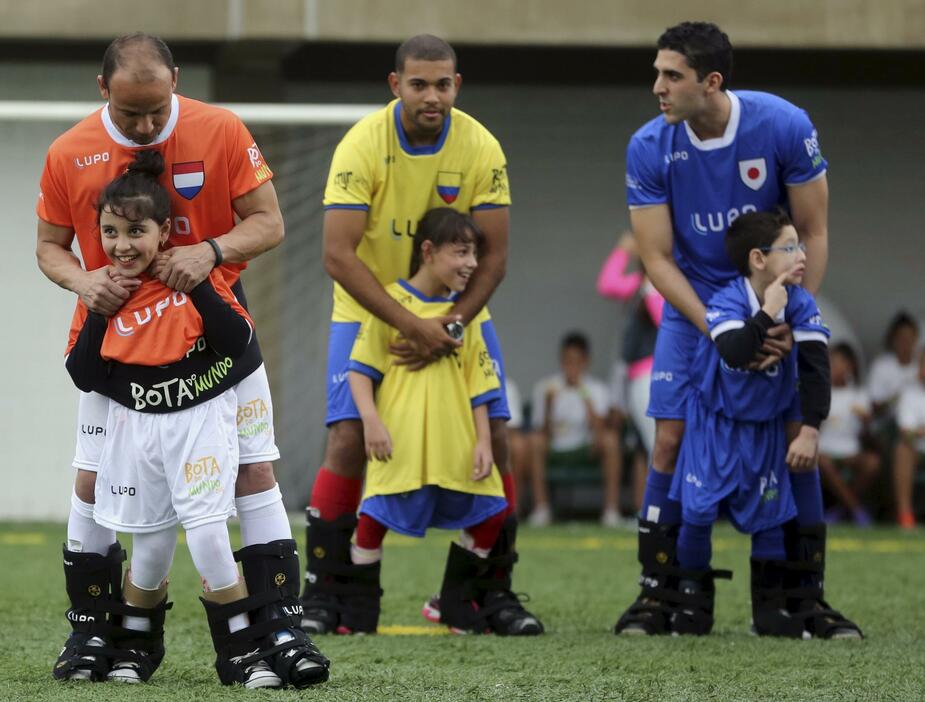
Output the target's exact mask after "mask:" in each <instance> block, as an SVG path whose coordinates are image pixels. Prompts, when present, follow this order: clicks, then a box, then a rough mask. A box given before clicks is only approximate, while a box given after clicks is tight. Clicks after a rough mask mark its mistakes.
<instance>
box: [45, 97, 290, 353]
mask: <svg viewBox="0 0 925 702" xmlns="http://www.w3.org/2000/svg"><path fill="white" fill-rule="evenodd" d="M140 149H156V150H158V151H160V152H161V153H162V154H163V156H164V162H165V164H166V169H165V172H164V175H163V176H162V178H161V183H162V184H163V185H164V187H166V188H167V191H168V192H169V193H170V206H171V231H170V239H169V245H171V246H184V245H187V244H196V243H199V242H201V241H204V240H205V239H211V238H212V237H216V236H221V235H222V234H225V233H226V232H228V231H229V230H230V229H231V228H232V227H234V224H235V219H234V218H235V215H234V209H233V208H232V204H231V203H232V201H233V200H234V199H235V198H238V197H240V196H242V195H246V194H247V193H249V192H251V191H252V190H254V189H255V188H257V187H258V186H259V185H261V184H262V183H264V182H266V181H267V180H269V179H270V178H271V177H272V176H273V173H272V172H271V171H270V168H269V166H267V164H266V162H265V161H264V159H263V155H262V154H261V153H260V150H259V149H258V148H257V144H256V143H255V142H254V139H253V137H252V136H251V135H250V132H248V130H247V128H246V127H245V126H244V125H243V124H242V123H241V121H240V120H239V119H238V118H237V117H236V116H235V115H234V114H232V113H231V112H229V111H227V110H224V109H221V108H218V107H214V106H212V105H207V104H206V103H203V102H199V101H197V100H191V99H189V98H184V97H181V96H178V95H174V97H173V101H172V104H171V112H170V118H169V120H168V121H167V124H166V125H165V127H164V129H163V131H162V132H161V133H160V134H159V135H158V138H157V139H156V140H155V141H154V143H152V144H147V145H143V146H140V145H138V144H135V143H134V142H132V141H130V140H128V139H127V138H126V137H125V136H123V135H122V133H121V132H119V130H118V129H117V128H116V126H115V125H114V124H113V122H112V119H111V118H110V116H109V110H108V108H107V107H106V106H105V105H104V106H103V107H102V108H100V110H98V111H97V112H94V113H93V114H91V115H90V116H89V117H86V118H85V119H84V120H82V121H81V122H79V123H77V124H76V125H75V126H73V127H72V128H71V129H69V130H68V131H66V132H65V133H64V134H62V135H61V136H60V137H58V138H57V139H56V140H55V142H54V143H53V144H52V145H51V147H50V148H49V149H48V156H47V157H46V160H45V170H44V172H43V173H42V180H41V192H40V193H39V200H38V205H37V207H36V212H37V214H38V216H39V217H40V218H41V219H43V220H44V221H46V222H48V223H49V224H54V225H56V226H59V227H67V228H69V229H72V230H73V231H74V233H75V234H76V236H77V242H78V244H79V245H80V253H81V256H82V257H83V261H84V266H85V268H86V269H87V270H94V269H96V268H100V267H102V266H105V265H108V264H109V260H108V259H107V258H106V255H105V254H104V253H103V248H102V245H101V244H100V228H99V221H98V218H97V214H96V202H97V198H98V197H99V194H100V192H101V191H102V189H103V188H104V187H106V185H108V184H109V183H110V182H111V181H113V180H114V179H115V178H117V177H118V176H119V175H121V174H122V173H124V172H125V169H126V167H127V166H128V165H129V164H130V163H131V162H132V161H133V160H134V158H135V153H136V152H137V151H138V150H140ZM245 266H246V264H228V265H225V266H222V269H221V270H222V271H223V274H224V275H225V279H226V281H227V282H228V284H229V285H233V284H234V283H235V282H236V281H237V279H238V276H239V275H240V272H241V270H242V269H243V268H245ZM75 338H76V333H75V330H74V328H73V327H72V329H71V343H73V340H74V339H75Z"/></svg>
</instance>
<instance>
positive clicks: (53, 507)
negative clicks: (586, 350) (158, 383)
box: [0, 101, 381, 519]
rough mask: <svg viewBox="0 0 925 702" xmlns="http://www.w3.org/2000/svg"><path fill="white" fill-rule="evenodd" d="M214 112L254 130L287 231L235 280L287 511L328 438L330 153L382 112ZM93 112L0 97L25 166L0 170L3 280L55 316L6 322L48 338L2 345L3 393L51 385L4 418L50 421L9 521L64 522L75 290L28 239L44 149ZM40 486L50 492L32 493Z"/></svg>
mask: <svg viewBox="0 0 925 702" xmlns="http://www.w3.org/2000/svg"><path fill="white" fill-rule="evenodd" d="M219 106H221V107H225V108H227V109H230V110H231V111H233V112H235V113H236V114H237V115H238V116H239V117H240V118H241V119H242V121H243V122H244V123H245V124H246V125H247V126H248V128H249V129H250V131H251V133H252V134H253V136H254V139H255V141H256V142H257V145H258V146H259V147H260V149H261V151H262V152H263V154H264V156H265V158H266V161H267V163H268V164H269V165H270V168H271V169H272V170H273V172H274V177H273V184H274V187H275V188H276V192H277V195H278V197H279V201H280V208H281V210H282V213H283V217H284V219H285V223H286V238H285V240H284V242H283V243H282V244H281V245H280V246H279V247H277V248H276V249H274V250H272V251H269V252H267V253H265V254H263V255H262V256H260V257H259V258H258V259H256V260H255V261H253V262H251V264H250V266H249V267H248V269H247V270H246V271H245V272H244V274H243V276H242V280H243V282H244V290H245V293H246V294H247V298H248V304H249V307H250V311H251V313H252V314H253V317H254V320H255V322H256V325H257V327H256V328H257V334H258V337H259V339H260V345H261V349H262V351H263V356H264V359H265V360H266V366H267V372H268V375H269V377H270V385H271V390H272V393H273V402H274V415H275V428H276V441H277V444H278V445H279V448H280V452H281V454H282V458H281V460H280V461H279V462H278V463H277V464H276V471H277V477H278V479H279V481H280V483H281V488H282V490H283V494H284V496H285V497H286V501H287V506H288V507H289V508H297V507H299V506H301V505H304V504H305V503H306V500H307V498H308V492H309V490H310V487H311V483H312V478H313V476H314V473H315V471H316V470H317V468H318V466H319V465H320V461H321V457H322V452H323V450H324V440H325V434H326V432H325V427H324V411H325V396H326V388H325V379H326V358H327V336H328V323H329V320H330V314H331V281H330V279H329V278H328V277H327V275H326V274H325V272H324V268H323V265H322V258H321V253H322V250H321V225H322V216H323V208H322V196H323V193H324V187H325V182H326V178H327V170H328V167H329V165H330V162H331V156H332V155H333V152H334V147H335V146H336V145H337V143H338V142H339V141H340V139H341V137H342V136H343V135H344V133H346V131H347V129H348V128H349V127H350V126H351V125H352V124H354V123H355V122H356V121H357V120H359V119H360V118H362V117H363V116H365V115H367V114H369V113H370V112H372V111H374V110H376V109H379V108H380V107H381V106H380V105H342V104H329V105H296V104H256V103H253V104H251V103H234V104H221V105H219ZM100 107H101V104H100V103H98V102H48V101H28V102H27V101H0V150H2V151H6V153H7V155H8V156H9V155H10V154H11V153H12V154H13V159H12V160H13V161H14V162H15V164H16V166H17V167H19V168H21V170H20V171H18V174H17V177H16V178H15V179H12V178H11V179H10V180H9V181H8V180H5V179H4V177H3V174H2V173H0V205H2V212H4V214H5V215H7V216H8V219H9V215H10V213H12V214H13V217H12V221H13V225H12V228H13V229H15V230H16V232H15V234H16V237H17V240H16V243H15V246H14V256H13V257H12V258H13V259H14V260H12V261H11V260H9V259H8V260H7V262H6V263H5V264H4V265H3V268H4V271H5V273H6V270H7V269H8V267H9V266H11V265H14V266H15V267H16V271H17V272H16V275H17V278H16V282H15V283H11V282H10V281H9V279H8V278H7V282H4V283H3V285H4V287H3V290H4V292H7V293H8V294H9V293H10V292H15V294H16V295H18V296H22V299H24V300H32V299H36V297H38V298H40V301H39V303H38V304H40V305H43V304H44V302H43V301H47V302H49V303H50V305H51V307H53V308H54V309H51V310H49V309H45V308H44V307H43V310H42V311H41V312H39V313H38V317H39V318H38V319H36V314H37V313H36V311H35V309H29V307H28V305H26V306H22V307H19V306H15V307H13V308H12V309H8V312H9V313H11V314H12V316H13V318H12V319H10V320H9V321H8V323H9V324H10V328H13V329H23V330H25V329H29V325H34V324H38V325H41V327H42V328H43V329H44V330H45V331H43V334H44V336H42V337H41V338H38V337H37V336H36V335H34V334H27V335H25V336H24V337H23V338H22V341H21V343H20V344H19V345H18V346H14V345H12V344H3V345H0V348H4V347H5V348H4V350H3V351H0V363H3V366H4V367H5V368H6V369H7V370H6V372H7V376H6V377H7V380H6V383H7V384H8V393H7V396H8V397H10V396H29V393H32V392H34V390H35V388H36V387H40V386H42V384H43V383H45V384H46V385H49V387H50V389H49V391H48V392H47V393H46V394H45V396H43V397H41V398H34V399H35V402H33V403H31V404H29V405H28V406H26V407H23V408H22V410H21V411H16V412H10V413H8V414H7V413H4V414H3V415H2V416H3V420H4V421H3V423H4V425H5V426H4V434H5V435H8V436H21V437H28V436H30V435H31V436H36V435H35V429H36V426H37V424H40V423H42V418H41V417H37V416H36V414H41V413H45V419H46V420H47V421H45V422H44V423H43V424H44V426H46V427H47V432H43V433H42V434H41V441H40V442H35V443H33V442H31V441H30V442H29V444H28V445H27V446H23V451H22V453H21V455H18V456H16V459H18V460H16V459H14V461H13V464H14V465H15V464H17V463H19V464H20V465H19V466H18V467H19V468H20V469H23V470H24V471H25V473H24V475H23V476H22V477H20V478H17V479H16V480H14V481H13V483H12V485H10V486H9V488H10V491H9V492H8V493H7V495H6V496H5V497H4V496H0V514H3V515H4V516H5V517H6V518H21V519H27V518H63V517H65V516H66V515H67V509H68V506H69V505H68V499H67V491H68V487H67V486H68V484H69V483H70V481H71V479H72V476H71V474H70V473H69V472H67V466H68V465H69V463H70V460H71V458H72V456H73V450H74V430H75V423H76V422H75V420H76V406H77V402H76V400H77V391H76V389H75V388H73V386H72V385H71V383H70V379H69V378H68V377H67V373H66V372H65V371H64V368H63V367H62V364H61V360H60V358H61V356H60V355H61V353H62V352H63V348H64V341H65V338H66V332H67V320H68V319H69V318H70V312H71V310H72V309H73V303H74V300H73V296H72V295H70V294H68V295H62V294H61V293H60V291H58V290H57V289H55V287H54V285H53V284H52V283H51V282H50V281H48V280H47V279H45V278H44V276H42V275H41V274H40V273H39V272H38V271H37V270H36V265H35V261H34V257H33V256H32V250H33V249H34V239H33V238H32V237H31V235H30V232H34V231H35V214H34V212H35V197H36V194H37V191H38V177H39V174H40V173H41V168H42V165H43V164H44V159H45V153H46V151H47V149H48V146H49V144H50V143H51V142H52V141H53V140H54V138H55V136H57V135H58V134H60V133H62V132H64V131H65V130H66V129H68V128H69V127H70V126H72V125H73V124H75V123H76V122H78V121H79V120H81V119H83V118H84V117H86V116H87V115H89V114H91V113H92V112H93V111H95V110H98V109H99V108H100ZM8 226H11V225H10V222H9V221H8ZM9 236H10V235H8V237H9ZM17 247H18V248H17ZM4 277H6V276H4ZM20 281H21V282H20ZM8 285H9V286H10V289H9V290H8V289H7V286H8ZM14 286H15V288H16V289H14ZM51 317H54V318H55V319H54V320H53V319H51ZM5 321H7V320H5ZM24 359H26V360H24ZM242 411H245V412H246V411H250V410H248V409H247V408H245V409H244V410H242ZM36 438H38V437H37V436H36ZM23 463H25V465H23ZM27 476H28V477H27ZM36 484H44V485H46V486H48V487H47V489H46V490H43V491H40V492H39V493H37V492H36V490H35V486H36ZM59 488H60V489H59Z"/></svg>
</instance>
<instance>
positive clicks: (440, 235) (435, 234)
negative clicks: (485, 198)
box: [409, 207, 485, 275]
mask: <svg viewBox="0 0 925 702" xmlns="http://www.w3.org/2000/svg"><path fill="white" fill-rule="evenodd" d="M425 241H429V242H430V243H431V244H433V245H434V246H435V247H437V248H439V247H441V246H443V245H444V244H475V248H476V251H480V250H481V248H482V244H483V243H484V242H485V235H484V234H483V233H482V230H481V229H479V228H478V227H477V226H476V224H475V222H473V221H472V218H471V217H469V216H468V215H464V214H463V213H462V212H457V211H456V210H454V209H452V208H450V207H437V208H435V209H433V210H429V211H428V212H427V213H426V214H425V215H424V217H423V218H422V219H421V221H420V222H418V228H417V231H415V233H414V242H413V243H412V251H411V268H410V273H409V275H414V274H415V273H417V272H418V270H419V269H420V268H421V247H423V246H424V242H425Z"/></svg>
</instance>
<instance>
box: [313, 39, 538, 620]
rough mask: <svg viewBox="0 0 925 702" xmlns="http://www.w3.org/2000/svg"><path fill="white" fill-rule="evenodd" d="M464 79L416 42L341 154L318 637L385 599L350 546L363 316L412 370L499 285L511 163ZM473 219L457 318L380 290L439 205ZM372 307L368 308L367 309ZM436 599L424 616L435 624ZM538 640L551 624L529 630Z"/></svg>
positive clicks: (495, 431)
mask: <svg viewBox="0 0 925 702" xmlns="http://www.w3.org/2000/svg"><path fill="white" fill-rule="evenodd" d="M461 83H462V77H461V76H460V75H459V73H457V72H456V54H455V52H454V51H453V49H452V47H451V46H450V45H449V44H447V43H446V42H445V41H443V40H442V39H439V38H437V37H434V36H431V35H426V34H422V35H418V36H415V37H412V38H411V39H409V40H408V41H406V42H405V43H404V44H402V45H401V46H400V47H399V48H398V51H397V52H396V55H395V71H394V72H393V73H391V74H389V86H390V87H391V89H392V93H393V94H394V95H395V97H396V100H394V101H392V102H391V103H390V104H389V105H387V106H386V107H385V108H383V109H382V110H379V111H377V112H375V113H373V114H371V115H369V116H367V117H365V118H364V119H362V120H360V121H359V122H358V123H357V124H355V125H354V126H353V128H351V130H350V131H349V132H348V133H347V134H346V136H345V137H344V138H343V140H342V141H341V143H340V144H339V145H338V147H337V150H336V151H335V153H334V160H333V162H332V164H331V170H330V173H329V175H328V184H327V189H326V190H325V196H324V205H325V220H324V263H325V269H326V270H327V272H328V273H329V274H330V276H331V277H332V278H333V279H334V314H333V318H332V322H331V334H330V338H329V343H328V377H327V386H328V393H327V420H326V421H327V425H328V442H327V448H326V450H325V455H324V464H323V466H322V467H321V468H320V469H319V471H318V475H317V477H316V479H315V485H314V487H313V489H312V495H311V500H310V503H309V508H308V513H307V518H308V530H307V546H308V548H307V549H306V551H307V554H308V555H307V558H308V568H307V571H306V579H305V590H304V592H303V595H302V604H303V607H304V617H303V624H304V625H305V626H307V627H308V628H309V630H310V631H314V632H319V633H320V632H330V631H339V632H341V633H350V632H360V631H370V630H371V629H373V628H374V626H375V625H374V624H372V625H371V624H370V621H371V619H370V616H369V613H368V612H366V611H365V609H364V607H363V603H364V602H365V601H368V600H369V594H370V593H371V592H378V590H379V582H378V573H377V572H374V571H373V569H371V568H369V567H368V566H364V565H355V564H353V563H352V562H351V560H350V539H351V536H352V534H353V531H354V528H355V526H356V523H357V520H356V511H357V507H358V506H359V501H360V490H361V485H362V478H363V468H364V465H365V463H366V455H365V452H364V447H363V428H362V424H361V422H360V415H359V412H358V411H357V408H356V406H355V405H354V403H353V399H352V397H351V395H350V388H349V386H348V383H347V365H348V362H349V358H350V351H351V349H352V348H353V341H354V338H355V337H356V334H357V331H358V330H359V327H360V322H361V320H362V319H363V317H364V316H365V315H366V314H367V313H368V312H370V313H372V314H374V315H375V316H376V317H378V318H380V319H382V320H383V321H384V322H386V323H388V324H389V325H390V326H392V327H394V328H395V329H397V330H398V331H399V332H400V334H401V336H402V337H403V338H404V339H405V343H403V344H399V345H398V346H397V347H394V348H393V352H394V353H396V354H397V355H399V356H400V357H401V358H400V362H401V363H404V364H407V365H409V366H410V367H412V368H416V367H422V366H423V365H426V363H428V362H429V361H431V360H433V359H436V358H439V357H440V356H441V355H443V354H446V353H449V352H451V351H453V350H454V349H455V348H457V347H458V346H460V345H461V342H459V341H458V340H456V339H454V338H453V337H452V336H451V335H450V334H449V333H448V332H447V329H446V325H447V323H449V322H452V321H455V320H459V321H462V322H463V323H464V324H468V323H469V322H470V321H472V320H473V319H474V318H475V317H476V315H477V314H478V313H479V311H480V310H482V309H483V308H484V306H485V304H486V303H487V302H488V298H489V297H491V294H492V292H494V289H495V288H496V287H497V286H498V284H499V283H500V282H501V279H502V278H503V277H504V269H505V265H506V259H507V239H508V224H509V212H508V208H509V206H510V204H511V199H510V190H509V188H508V180H507V163H506V161H505V157H504V153H503V152H502V150H501V146H500V145H499V144H498V141H497V140H496V139H495V138H494V137H493V136H492V135H491V134H490V133H489V132H488V130H487V129H485V128H484V127H483V126H482V125H481V124H479V123H478V122H477V121H475V120H474V119H473V118H472V117H470V116H469V115H467V114H465V113H464V112H460V111H459V110H457V109H454V107H453V104H454V102H455V101H456V95H457V94H458V92H459V87H460V84H461ZM447 206H449V207H452V208H454V209H456V210H459V211H460V212H466V213H470V214H471V216H472V218H473V220H474V221H475V223H476V224H477V225H478V226H479V228H480V229H481V230H482V231H483V232H484V234H485V239H486V243H485V247H484V250H483V251H482V252H481V253H480V256H479V267H478V270H477V271H476V273H475V274H474V275H473V278H472V280H471V281H470V283H469V285H468V286H467V288H466V290H465V292H464V293H463V294H462V295H460V297H459V298H458V299H457V300H456V302H455V304H454V306H453V309H452V311H451V314H450V315H448V316H444V317H437V318H431V319H421V318H419V317H417V316H416V315H414V314H413V313H412V312H410V311H409V310H408V309H406V308H404V307H402V306H401V305H400V304H399V303H398V302H397V301H396V300H394V299H393V298H392V297H391V296H390V295H388V293H386V291H385V289H384V286H385V285H388V284H390V283H393V282H395V281H396V280H397V279H398V278H401V277H405V276H407V275H408V261H409V260H410V258H411V244H412V238H413V236H414V231H415V227H416V225H417V222H418V221H419V220H420V219H421V217H423V215H424V213H425V212H427V211H428V210H429V209H432V208H434V207H447ZM367 311H368V312H367ZM482 334H483V336H484V338H485V342H486V344H487V346H488V349H489V353H490V354H491V356H492V360H493V362H494V364H495V368H496V371H497V372H498V375H499V377H500V378H501V386H502V388H503V386H504V380H503V378H504V364H503V361H502V358H501V350H500V346H499V344H498V337H497V334H496V333H495V329H494V326H493V324H492V322H491V319H490V317H488V318H487V319H486V321H485V322H483V323H482ZM509 416H510V415H509V412H508V408H507V399H506V397H504V395H503V394H502V396H501V397H500V398H499V399H498V400H497V401H495V402H493V403H492V404H491V405H490V406H489V417H490V418H491V428H492V451H493V454H494V456H495V461H496V463H497V464H498V465H499V466H500V467H501V471H502V479H503V481H504V486H505V496H506V497H507V500H508V503H509V507H508V512H509V514H508V515H507V519H506V522H505V527H504V530H503V532H502V535H501V537H499V539H498V544H497V546H496V547H495V549H494V550H493V552H492V554H491V555H492V557H493V558H496V559H497V560H496V562H497V570H498V572H497V573H496V575H497V580H499V581H501V583H502V584H503V585H504V593H505V597H503V598H502V600H503V601H502V602H501V603H500V606H499V603H498V602H497V598H493V605H494V606H495V607H496V611H495V614H494V615H493V616H492V618H491V624H492V628H493V629H494V630H495V631H496V632H497V633H500V634H520V633H526V632H524V631H522V629H523V628H524V627H523V624H524V622H527V621H529V622H535V623H536V624H537V625H538V624H539V622H538V620H537V619H536V618H535V617H534V616H533V615H531V614H530V613H529V612H527V611H526V610H524V608H523V607H522V606H521V605H520V603H519V602H518V600H517V597H516V596H515V595H514V594H513V593H512V592H510V577H511V569H512V567H513V564H514V562H515V560H516V553H515V551H514V540H515V536H516V519H515V517H514V505H515V496H514V484H513V479H512V476H511V475H510V472H509V470H508V468H507V435H506V428H505V422H506V421H507V419H508V418H509ZM438 610H439V603H438V602H432V603H428V605H427V606H425V612H426V614H425V616H428V617H429V618H431V617H439V611H438ZM527 628H528V629H530V632H529V633H539V632H538V631H536V629H539V630H540V631H541V630H542V626H541V625H538V626H533V625H531V626H530V627H527Z"/></svg>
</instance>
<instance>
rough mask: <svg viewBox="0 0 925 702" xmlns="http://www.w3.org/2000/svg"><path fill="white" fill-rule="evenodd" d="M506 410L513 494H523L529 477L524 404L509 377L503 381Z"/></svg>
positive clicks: (528, 453)
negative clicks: (508, 411) (508, 416)
mask: <svg viewBox="0 0 925 702" xmlns="http://www.w3.org/2000/svg"><path fill="white" fill-rule="evenodd" d="M504 387H505V392H506V393H507V404H508V409H509V410H510V412H511V418H510V419H509V420H508V422H507V445H508V456H509V457H510V461H511V472H512V473H513V475H514V486H515V494H517V495H520V494H522V493H523V485H524V483H525V482H526V481H527V479H528V477H529V475H530V447H529V445H528V443H527V433H526V432H527V427H526V426H524V403H523V400H522V399H521V397H520V390H519V389H518V387H517V384H516V383H515V382H514V381H513V380H511V377H510V376H506V377H505V379H504Z"/></svg>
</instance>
